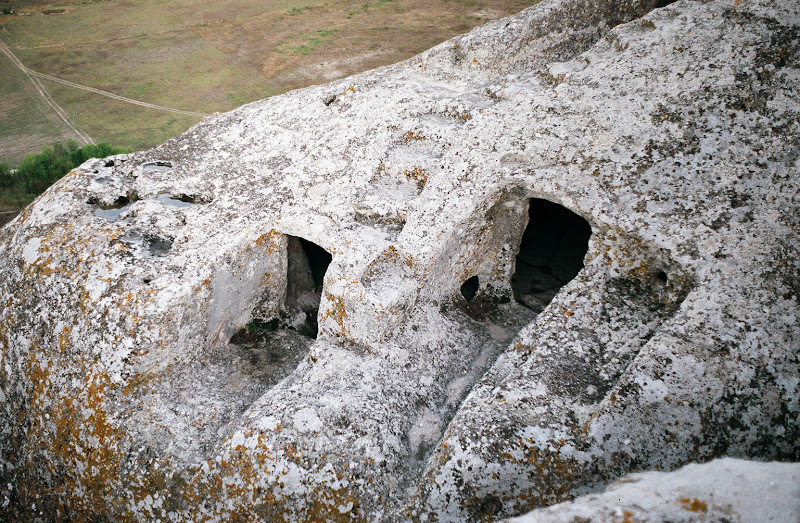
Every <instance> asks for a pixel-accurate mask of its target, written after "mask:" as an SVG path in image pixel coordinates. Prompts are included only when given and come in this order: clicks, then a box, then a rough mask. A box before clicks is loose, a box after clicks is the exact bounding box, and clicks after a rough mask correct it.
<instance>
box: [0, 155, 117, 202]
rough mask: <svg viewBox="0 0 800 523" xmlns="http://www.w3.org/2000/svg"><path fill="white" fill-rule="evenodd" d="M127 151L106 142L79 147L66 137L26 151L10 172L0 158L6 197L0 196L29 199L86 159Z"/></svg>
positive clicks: (1, 187)
mask: <svg viewBox="0 0 800 523" xmlns="http://www.w3.org/2000/svg"><path fill="white" fill-rule="evenodd" d="M128 152H131V151H130V149H127V148H122V147H113V146H111V145H109V144H107V143H99V144H97V145H86V146H85V147H79V146H78V143H77V142H76V141H75V140H69V141H68V142H66V143H56V144H53V145H52V146H51V147H45V148H44V149H42V152H41V153H39V154H29V155H28V156H26V157H25V158H24V159H23V160H22V162H20V164H19V167H17V170H16V171H14V172H11V169H10V168H9V166H8V164H7V163H6V162H3V161H0V189H2V190H3V191H2V196H6V198H0V199H8V198H7V197H9V196H10V195H11V194H14V195H17V196H16V198H15V200H16V201H17V202H18V201H19V198H20V195H26V196H23V198H22V199H23V200H27V201H28V202H29V201H31V200H33V199H34V198H36V196H38V195H39V194H41V193H43V192H44V191H45V190H46V189H47V188H48V187H50V186H51V185H53V184H54V183H55V182H56V181H58V179H59V178H61V177H62V176H64V175H65V174H67V173H68V172H69V171H71V170H72V169H74V168H75V167H77V166H79V165H80V164H82V163H83V162H85V161H86V160H88V159H90V158H105V157H106V156H111V155H112V154H121V153H128ZM7 203H11V202H7Z"/></svg>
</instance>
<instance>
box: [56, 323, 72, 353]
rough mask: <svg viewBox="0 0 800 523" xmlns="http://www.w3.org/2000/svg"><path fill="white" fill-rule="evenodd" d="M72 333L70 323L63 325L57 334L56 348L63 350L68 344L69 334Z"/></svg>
mask: <svg viewBox="0 0 800 523" xmlns="http://www.w3.org/2000/svg"><path fill="white" fill-rule="evenodd" d="M71 334H72V325H67V326H66V327H64V328H63V329H62V330H61V332H60V333H59V335H58V350H59V351H60V352H62V353H63V352H65V351H66V350H67V348H68V347H69V346H70V335H71Z"/></svg>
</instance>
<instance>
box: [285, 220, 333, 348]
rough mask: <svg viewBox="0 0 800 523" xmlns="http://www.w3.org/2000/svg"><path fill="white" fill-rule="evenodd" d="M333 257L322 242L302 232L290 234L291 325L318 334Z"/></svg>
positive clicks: (288, 290) (288, 285)
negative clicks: (325, 287) (323, 291)
mask: <svg viewBox="0 0 800 523" xmlns="http://www.w3.org/2000/svg"><path fill="white" fill-rule="evenodd" d="M332 259H333V257H332V256H331V254H330V253H329V252H328V251H326V250H325V249H323V248H322V247H320V246H319V245H317V244H315V243H313V242H310V241H308V240H306V239H305V238H300V237H298V236H289V237H288V245H287V266H286V302H285V303H286V305H285V307H286V310H285V312H286V313H287V314H288V316H289V318H288V323H289V326H290V327H291V328H293V329H295V330H297V331H298V332H300V333H301V334H304V335H306V336H310V337H312V338H316V337H317V330H318V325H317V314H318V312H319V304H320V300H321V298H322V283H323V281H324V279H325V272H326V271H327V270H328V266H329V265H330V263H331V260H332Z"/></svg>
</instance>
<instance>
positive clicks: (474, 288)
mask: <svg viewBox="0 0 800 523" xmlns="http://www.w3.org/2000/svg"><path fill="white" fill-rule="evenodd" d="M479 283H480V282H479V281H478V277H477V276H473V277H472V278H470V279H468V280H467V281H465V282H464V283H463V284H461V295H462V296H463V297H464V299H465V300H467V301H472V298H474V297H475V294H476V293H477V292H478V285H479Z"/></svg>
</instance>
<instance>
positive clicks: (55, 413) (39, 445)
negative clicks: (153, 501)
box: [15, 341, 126, 521]
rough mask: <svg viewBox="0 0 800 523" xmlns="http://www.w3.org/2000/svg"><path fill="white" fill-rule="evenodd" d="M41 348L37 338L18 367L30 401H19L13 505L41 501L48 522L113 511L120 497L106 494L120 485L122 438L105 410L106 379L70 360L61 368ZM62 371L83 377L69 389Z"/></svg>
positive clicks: (122, 519) (39, 502) (116, 508)
mask: <svg viewBox="0 0 800 523" xmlns="http://www.w3.org/2000/svg"><path fill="white" fill-rule="evenodd" d="M41 354H43V351H42V350H41V349H39V348H38V341H37V342H36V343H34V344H33V345H32V346H31V349H30V352H29V353H28V360H27V364H26V367H25V375H26V377H27V378H28V380H29V383H30V387H29V399H28V401H27V402H26V403H25V404H24V405H21V406H19V407H18V408H19V409H20V412H19V416H20V419H21V420H24V422H21V424H20V426H19V427H18V428H17V430H16V432H17V438H18V439H19V441H20V444H19V445H17V449H18V454H17V456H16V460H15V461H16V467H17V469H16V470H17V475H16V477H17V481H16V490H17V501H18V503H17V507H20V508H22V507H31V506H33V505H36V506H39V507H43V509H44V510H46V511H47V513H46V515H45V519H51V520H62V519H66V520H78V521H80V520H92V519H94V518H95V517H96V516H97V514H98V510H99V508H98V507H106V510H107V511H108V513H109V514H119V513H120V509H121V503H122V500H121V499H120V498H118V497H115V496H113V495H111V493H112V492H113V491H115V490H116V489H118V488H119V485H120V462H121V455H120V452H119V441H120V438H121V436H120V434H119V433H118V431H117V429H116V427H114V426H113V424H112V423H111V422H110V420H109V416H108V415H107V413H106V411H105V409H104V402H105V397H106V395H107V392H106V389H107V387H108V386H109V385H108V384H109V379H108V377H107V376H105V375H103V374H99V375H98V374H91V373H85V371H84V370H83V369H82V368H81V367H82V366H81V365H80V363H79V362H75V361H71V362H69V367H70V368H69V371H68V372H65V371H64V370H63V369H61V368H60V365H59V364H58V362H53V361H50V362H48V363H42V362H40V361H39V359H38V358H39V357H40V355H41ZM67 374H68V375H70V376H71V377H72V378H71V382H72V383H73V384H74V383H75V378H74V377H75V376H81V375H83V378H79V380H80V381H79V384H78V385H73V386H72V387H70V386H67V384H66V383H65V382H64V378H63V376H64V375H67ZM23 427H24V428H23ZM117 519H118V520H121V521H125V520H126V518H124V517H119V518H117Z"/></svg>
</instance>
